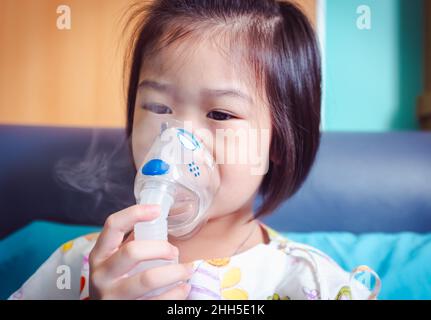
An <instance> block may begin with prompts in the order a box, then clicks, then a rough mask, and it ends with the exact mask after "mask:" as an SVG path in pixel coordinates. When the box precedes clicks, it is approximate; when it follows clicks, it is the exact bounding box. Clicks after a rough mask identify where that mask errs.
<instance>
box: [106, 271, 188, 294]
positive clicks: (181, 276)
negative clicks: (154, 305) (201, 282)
mask: <svg viewBox="0 0 431 320" xmlns="http://www.w3.org/2000/svg"><path fill="white" fill-rule="evenodd" d="M192 274H193V266H192V265H191V264H169V265H165V266H161V267H155V268H152V269H148V270H145V271H143V272H140V273H137V274H135V275H134V276H131V277H127V278H123V279H121V280H119V281H118V282H117V285H114V291H115V292H116V295H117V296H120V297H123V296H127V297H128V298H129V299H138V298H141V297H143V296H145V295H146V294H148V293H150V292H152V291H153V290H156V289H160V288H165V287H168V286H172V285H175V284H176V283H178V282H185V281H187V280H188V279H190V277H191V276H192Z"/></svg>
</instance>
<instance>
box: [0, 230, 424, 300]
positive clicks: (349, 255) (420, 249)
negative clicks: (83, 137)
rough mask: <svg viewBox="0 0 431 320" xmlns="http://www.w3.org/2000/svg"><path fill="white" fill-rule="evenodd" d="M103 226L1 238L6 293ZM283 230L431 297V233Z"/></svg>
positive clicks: (400, 288) (415, 295)
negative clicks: (54, 255) (76, 240)
mask: <svg viewBox="0 0 431 320" xmlns="http://www.w3.org/2000/svg"><path fill="white" fill-rule="evenodd" d="M99 230H100V228H99V227H84V226H70V225H63V224H56V223H51V222H34V223H32V224H30V225H28V226H26V227H25V228H23V229H21V230H19V231H18V232H16V233H14V234H12V235H10V236H9V237H7V238H6V239H4V240H1V241H0V279H1V280H0V299H6V298H7V297H9V295H10V294H11V293H13V292H14V291H15V290H16V289H18V287H19V286H20V285H21V284H22V283H23V282H24V281H25V280H26V279H27V278H28V277H29V276H31V275H32V274H33V273H34V272H35V271H36V269H37V268H38V266H39V265H41V264H42V262H44V261H45V260H46V259H47V258H48V257H49V255H50V254H51V253H52V252H53V251H54V250H55V249H56V248H57V247H58V246H60V245H61V244H62V243H64V242H66V241H68V240H71V239H73V238H76V237H78V236H81V235H83V234H87V233H91V232H95V231H99ZM283 235H284V236H286V237H287V238H290V239H291V240H294V241H298V242H302V243H306V244H309V245H311V246H314V247H316V248H318V249H320V250H322V251H323V252H325V253H326V254H328V255H329V256H331V257H332V258H333V259H334V260H335V261H337V262H338V263H339V264H340V265H341V266H342V267H343V268H344V269H345V270H352V269H353V268H354V267H356V266H358V265H361V264H365V265H368V266H369V267H371V268H372V269H374V270H375V271H376V272H377V273H378V275H379V276H380V278H381V280H382V291H381V293H380V295H379V299H431V233H429V234H417V233H409V232H403V233H395V234H384V233H369V234H362V235H354V234H351V233H344V232H315V233H284V234H283Z"/></svg>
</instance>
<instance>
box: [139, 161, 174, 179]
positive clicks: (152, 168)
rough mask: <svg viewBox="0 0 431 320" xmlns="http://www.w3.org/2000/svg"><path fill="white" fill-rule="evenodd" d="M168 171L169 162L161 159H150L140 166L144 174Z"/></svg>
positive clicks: (151, 174)
mask: <svg viewBox="0 0 431 320" xmlns="http://www.w3.org/2000/svg"><path fill="white" fill-rule="evenodd" d="M168 171H169V164H168V163H166V162H165V161H163V160H162V159H152V160H150V161H148V162H147V163H146V164H145V165H144V166H143V167H142V174H143V175H146V176H161V175H164V174H166V173H167V172H168Z"/></svg>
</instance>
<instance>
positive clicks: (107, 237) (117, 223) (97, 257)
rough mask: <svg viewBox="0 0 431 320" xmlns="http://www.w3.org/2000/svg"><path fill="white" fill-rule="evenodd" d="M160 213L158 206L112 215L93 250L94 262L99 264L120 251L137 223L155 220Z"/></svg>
mask: <svg viewBox="0 0 431 320" xmlns="http://www.w3.org/2000/svg"><path fill="white" fill-rule="evenodd" d="M159 213H160V206H158V205H134V206H132V207H129V208H126V209H124V210H121V211H119V212H117V213H114V214H112V215H110V216H109V217H108V219H106V222H105V225H104V227H103V230H102V232H101V233H100V236H99V238H98V239H97V242H96V244H95V246H94V249H93V250H92V254H91V255H92V262H93V263H96V264H97V263H100V262H101V261H103V260H105V259H106V258H107V257H109V256H110V255H111V254H112V253H113V252H115V251H116V250H117V249H118V247H119V246H120V245H121V242H122V241H123V239H124V235H125V234H126V233H127V232H128V231H130V230H131V229H132V228H133V226H134V225H135V224H136V223H138V222H142V221H150V220H153V219H155V218H156V217H157V216H158V215H159Z"/></svg>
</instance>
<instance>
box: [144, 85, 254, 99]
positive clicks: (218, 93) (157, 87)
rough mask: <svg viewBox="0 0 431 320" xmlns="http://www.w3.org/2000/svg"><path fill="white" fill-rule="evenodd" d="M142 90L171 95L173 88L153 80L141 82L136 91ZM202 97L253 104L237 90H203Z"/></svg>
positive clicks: (245, 95) (248, 97)
mask: <svg viewBox="0 0 431 320" xmlns="http://www.w3.org/2000/svg"><path fill="white" fill-rule="evenodd" d="M142 88H151V89H154V90H156V91H160V92H166V93H173V92H174V87H173V86H172V85H170V84H164V83H160V82H157V81H153V80H142V81H141V82H140V83H139V85H138V89H142ZM203 95H205V96H211V97H222V96H230V97H233V98H240V99H243V100H246V101H248V102H250V103H252V102H253V99H252V98H251V97H250V96H248V95H247V94H245V93H243V92H241V91H240V90H237V89H230V88H228V89H207V88H205V89H203Z"/></svg>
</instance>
